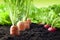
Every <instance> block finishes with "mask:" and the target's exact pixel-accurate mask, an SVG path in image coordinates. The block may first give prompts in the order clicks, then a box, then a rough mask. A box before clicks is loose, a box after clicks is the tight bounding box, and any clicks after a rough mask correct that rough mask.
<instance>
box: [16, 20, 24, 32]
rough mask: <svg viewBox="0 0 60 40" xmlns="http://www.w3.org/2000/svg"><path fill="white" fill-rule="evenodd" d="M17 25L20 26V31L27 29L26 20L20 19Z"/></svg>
mask: <svg viewBox="0 0 60 40" xmlns="http://www.w3.org/2000/svg"><path fill="white" fill-rule="evenodd" d="M17 26H18V29H19V31H24V30H25V27H24V22H22V21H19V22H18V23H17Z"/></svg>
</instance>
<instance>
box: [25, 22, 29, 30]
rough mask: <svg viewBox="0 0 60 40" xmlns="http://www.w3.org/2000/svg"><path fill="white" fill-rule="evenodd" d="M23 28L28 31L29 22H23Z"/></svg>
mask: <svg viewBox="0 0 60 40" xmlns="http://www.w3.org/2000/svg"><path fill="white" fill-rule="evenodd" d="M24 27H25V29H30V24H29V22H27V21H25V22H24Z"/></svg>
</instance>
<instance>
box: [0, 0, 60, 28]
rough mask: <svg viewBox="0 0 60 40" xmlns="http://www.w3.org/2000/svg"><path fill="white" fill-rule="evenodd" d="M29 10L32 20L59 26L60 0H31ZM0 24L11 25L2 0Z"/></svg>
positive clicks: (0, 1) (0, 2)
mask: <svg viewBox="0 0 60 40" xmlns="http://www.w3.org/2000/svg"><path fill="white" fill-rule="evenodd" d="M29 10H30V14H29V17H30V18H31V20H32V22H34V23H39V22H44V23H48V24H51V25H54V26H58V27H60V19H59V17H60V0H33V1H32V5H31V9H29ZM56 18H57V20H56ZM47 20H49V21H47ZM54 20H56V21H54ZM52 22H53V23H52ZM0 25H11V20H10V17H9V12H8V10H7V6H6V4H5V3H4V1H3V0H0Z"/></svg>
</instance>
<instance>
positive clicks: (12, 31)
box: [10, 25, 19, 36]
mask: <svg viewBox="0 0 60 40" xmlns="http://www.w3.org/2000/svg"><path fill="white" fill-rule="evenodd" d="M10 35H12V36H18V35H19V30H18V27H17V26H16V25H12V26H11V27H10Z"/></svg>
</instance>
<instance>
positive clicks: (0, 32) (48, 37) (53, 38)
mask: <svg viewBox="0 0 60 40" xmlns="http://www.w3.org/2000/svg"><path fill="white" fill-rule="evenodd" d="M43 26H44V25H42V24H41V25H38V24H35V23H32V24H31V25H30V29H29V30H25V31H23V32H21V33H20V36H11V35H10V34H9V28H10V27H9V26H0V40H60V29H57V30H56V31H55V32H49V31H48V30H47V29H45V28H44V27H43Z"/></svg>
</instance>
